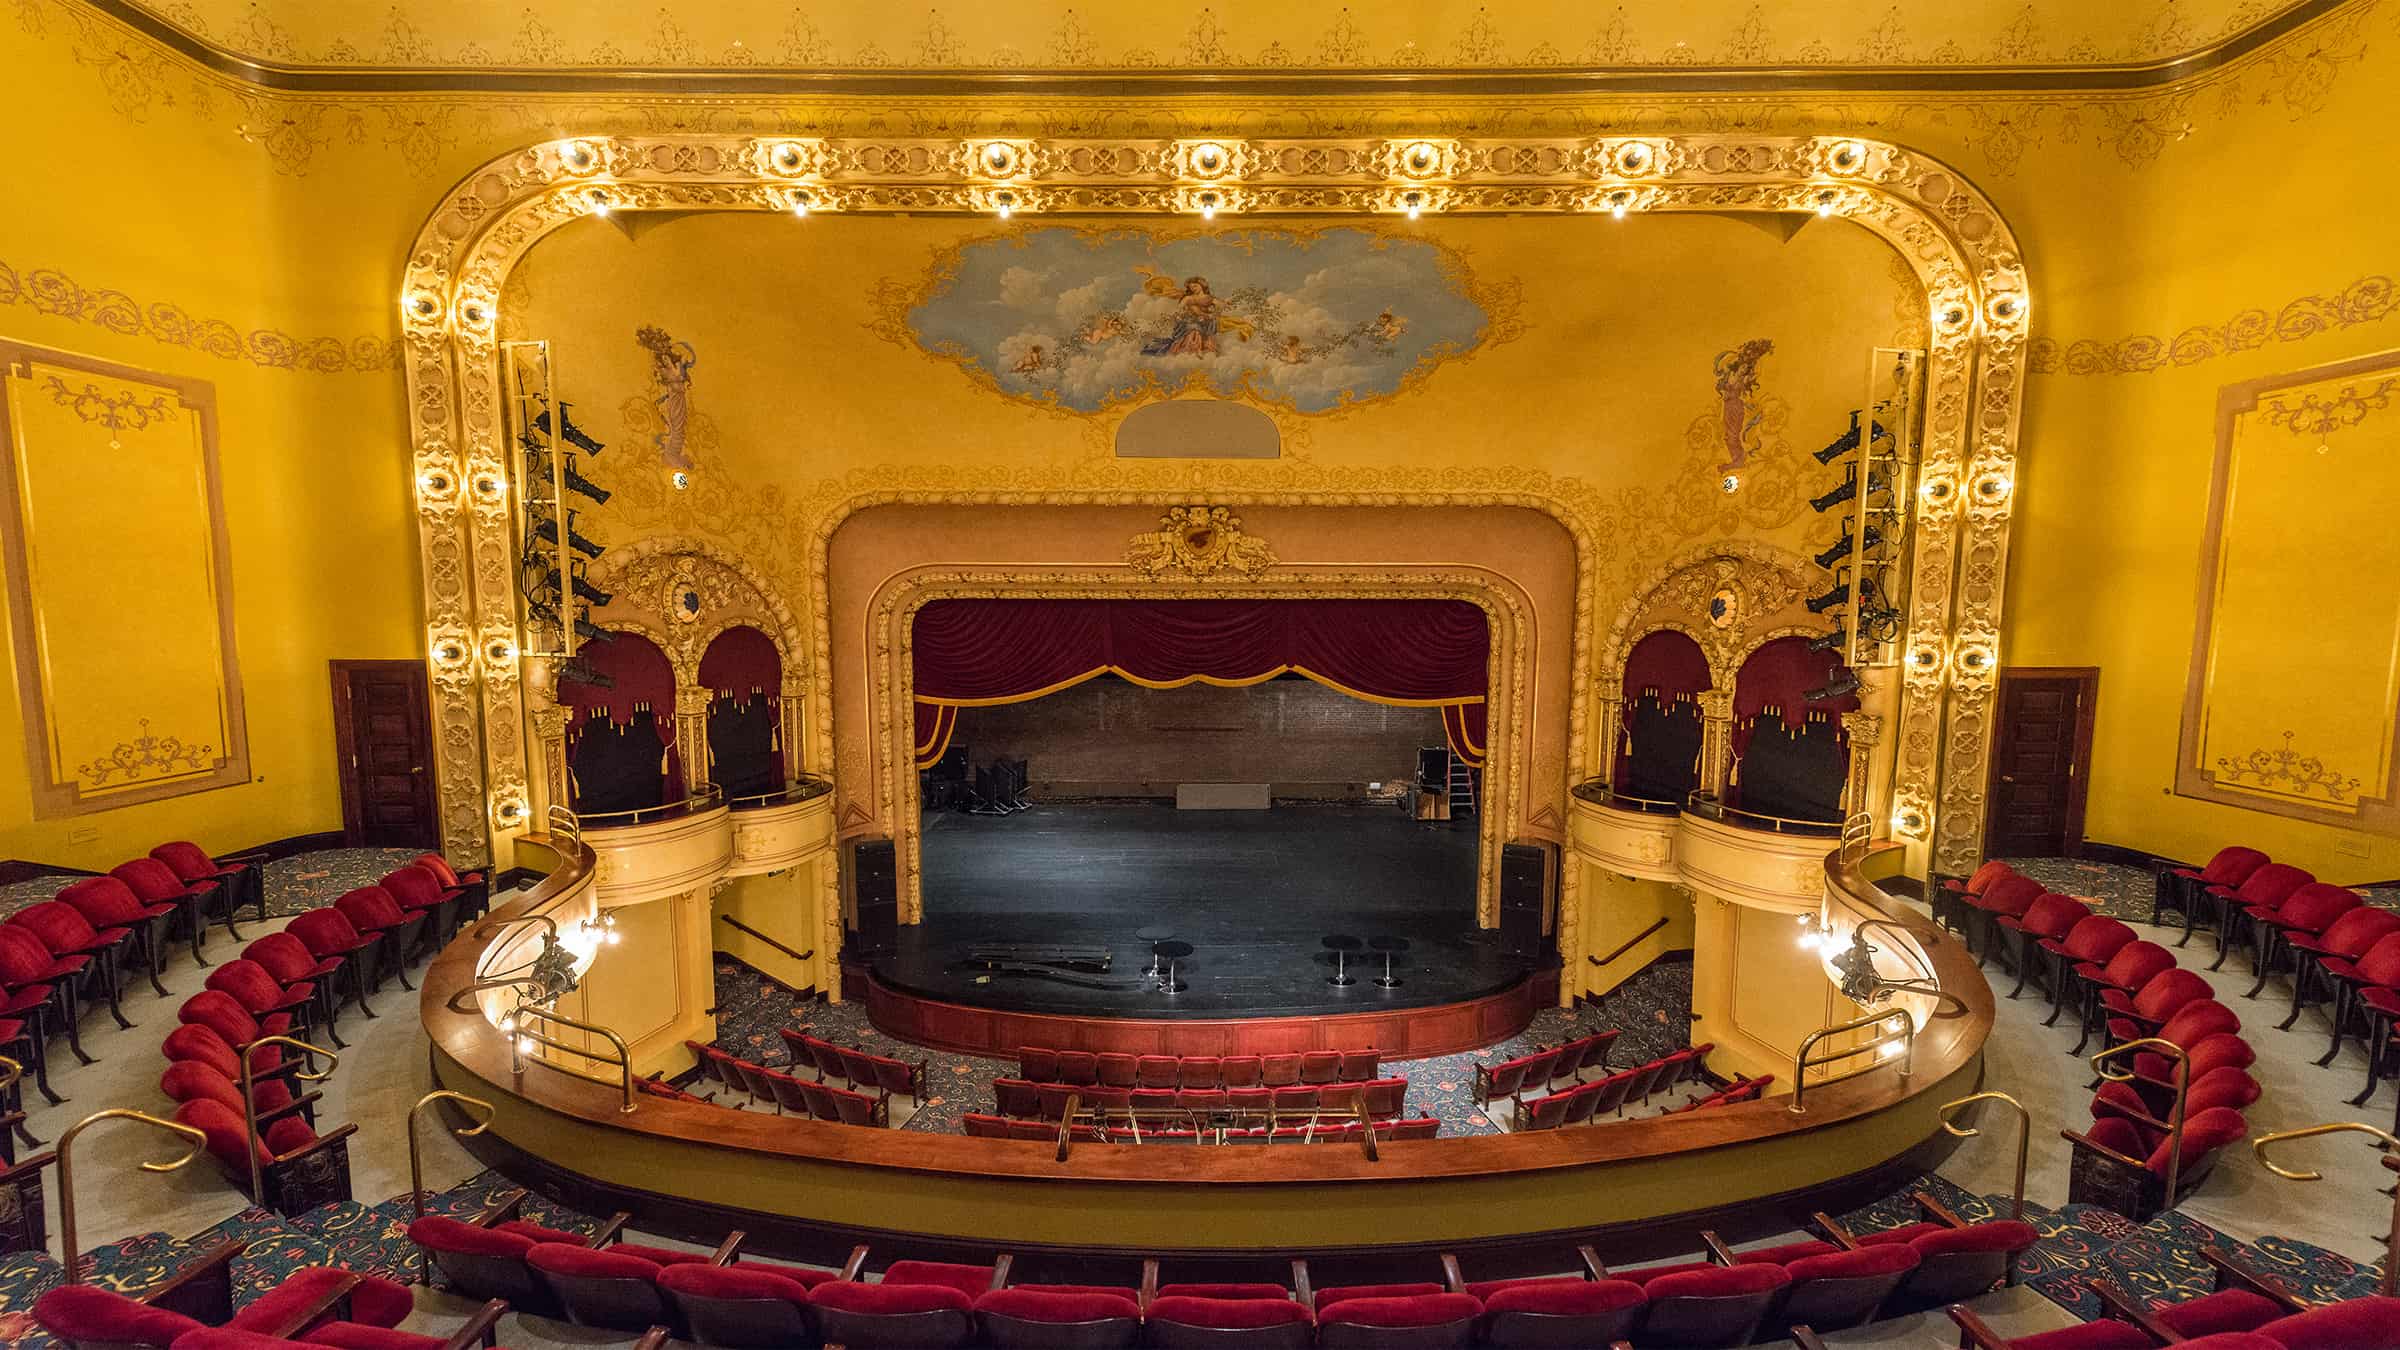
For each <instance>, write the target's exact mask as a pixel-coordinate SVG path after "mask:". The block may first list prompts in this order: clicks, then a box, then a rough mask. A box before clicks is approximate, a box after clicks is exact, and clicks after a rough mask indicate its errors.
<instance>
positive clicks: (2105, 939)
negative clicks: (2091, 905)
mask: <svg viewBox="0 0 2400 1350" xmlns="http://www.w3.org/2000/svg"><path fill="white" fill-rule="evenodd" d="M2137 937H2139V934H2137V933H2135V932H2134V931H2133V925H2131V924H2129V923H2126V922H2124V921H2122V920H2119V919H2112V918H2109V917H2108V916H2107V915H2105V914H2090V915H2086V916H2084V917H2083V918H2082V919H2080V920H2077V921H2076V924H2075V926H2074V927H2073V928H2070V929H2068V930H2067V938H2066V950H2067V956H2068V958H2069V959H2071V960H2076V961H2106V960H2108V959H2109V958H2110V957H2113V956H2115V955H2116V954H2117V953H2118V952H2120V951H2122V950H2124V949H2125V948H2126V947H2129V946H2132V945H2133V943H2134V941H2135V939H2136V938H2137Z"/></svg>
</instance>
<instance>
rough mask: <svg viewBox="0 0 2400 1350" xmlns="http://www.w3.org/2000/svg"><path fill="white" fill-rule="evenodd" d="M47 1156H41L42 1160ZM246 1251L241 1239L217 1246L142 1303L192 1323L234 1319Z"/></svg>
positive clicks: (146, 1295) (245, 1245) (143, 1298)
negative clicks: (237, 1265) (238, 1261)
mask: <svg viewBox="0 0 2400 1350" xmlns="http://www.w3.org/2000/svg"><path fill="white" fill-rule="evenodd" d="M49 1156H50V1155H48V1154H44V1155H43V1158H44V1160H47V1159H48V1157H49ZM249 1248H250V1244H249V1242H248V1241H247V1240H245V1239H242V1238H233V1239H230V1240H228V1241H225V1242H220V1243H218V1244H217V1245H216V1246H214V1247H211V1248H209V1249H208V1250H207V1251H205V1252H202V1253H201V1254H200V1256H199V1258H198V1259H197V1260H194V1261H191V1262H188V1263H186V1264H185V1265H184V1266H183V1268H182V1269H180V1270H177V1271H176V1272H175V1274H174V1275H173V1276H172V1277H170V1278H169V1279H168V1280H167V1282H166V1283H165V1284H162V1285H159V1286H158V1287H157V1288H155V1289H152V1290H150V1291H149V1292H148V1293H146V1294H143V1295H142V1302H143V1303H145V1304H147V1305H149V1306H150V1307H153V1308H163V1309H165V1310H166V1311H168V1312H177V1313H182V1314H183V1315H184V1316H186V1317H189V1318H192V1319H193V1320H195V1321H200V1322H207V1323H209V1324H211V1325H217V1324H220V1323H223V1322H224V1321H225V1320H226V1319H228V1318H230V1317H232V1316H233V1260H234V1258H235V1257H237V1256H240V1255H241V1254H242V1253H243V1252H245V1251H247V1250H249Z"/></svg>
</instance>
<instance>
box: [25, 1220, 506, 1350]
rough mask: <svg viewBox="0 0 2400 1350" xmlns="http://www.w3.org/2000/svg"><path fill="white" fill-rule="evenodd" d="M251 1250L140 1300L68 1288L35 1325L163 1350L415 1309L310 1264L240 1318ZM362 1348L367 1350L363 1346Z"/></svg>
mask: <svg viewBox="0 0 2400 1350" xmlns="http://www.w3.org/2000/svg"><path fill="white" fill-rule="evenodd" d="M247 1246H248V1244H247V1243H244V1242H241V1241H229V1242H224V1243H220V1244H219V1245H217V1246H216V1247H213V1248H211V1249H209V1250H208V1251H207V1252H204V1253H202V1254H201V1255H200V1256H199V1257H198V1258H196V1259H195V1260H193V1261H190V1262H188V1263H186V1264H185V1265H183V1266H182V1267H180V1268H179V1269H177V1270H176V1271H175V1272H174V1273H173V1274H172V1275H170V1276H168V1278H166V1279H165V1280H163V1281H161V1282H159V1283H158V1284H157V1285H156V1286H154V1287H153V1288H151V1289H150V1290H149V1291H147V1292H146V1293H144V1294H143V1295H141V1296H140V1297H138V1298H137V1297H132V1296H129V1295H126V1294H121V1293H118V1292H116V1291H115V1290H111V1289H103V1288H101V1287H99V1286H97V1285H89V1284H70V1285H61V1286H59V1287H57V1288H55V1289H52V1290H50V1291H48V1292H47V1293H45V1294H43V1295H42V1296H41V1297H40V1298H38V1299H36V1300H35V1301H34V1305H33V1319H34V1321H36V1322H37V1323H39V1324H40V1325H41V1327H42V1329H43V1330H44V1331H47V1332H49V1333H50V1335H52V1336H53V1337H55V1338H57V1339H58V1340H60V1341H63V1342H65V1343H66V1344H67V1345H68V1346H70V1347H95V1348H96V1347H103V1346H106V1347H133V1346H144V1347H162V1348H163V1347H167V1346H171V1345H174V1344H177V1343H178V1342H179V1341H180V1340H181V1339H182V1338H185V1337H188V1336H189V1335H191V1334H192V1333H195V1332H199V1331H201V1330H203V1329H206V1328H218V1327H222V1328H226V1329H229V1330H232V1331H235V1332H241V1333H248V1334H250V1335H254V1336H263V1337H267V1338H270V1339H272V1338H278V1337H282V1338H293V1337H301V1336H306V1335H309V1334H311V1333H313V1332H316V1331H318V1330H320V1329H323V1328H327V1327H332V1326H355V1327H364V1328H371V1329H374V1330H377V1331H388V1330H389V1329H390V1328H392V1327H396V1326H398V1325H399V1324H400V1322H401V1321H402V1320H403V1319H405V1318H406V1317H407V1316H408V1315H409V1313H410V1312H412V1311H413V1310H414V1309H415V1304H416V1300H415V1298H414V1296H413V1295H411V1294H410V1293H409V1290H408V1287H407V1286H406V1285H402V1284H396V1283H394V1282H392V1281H390V1280H386V1279H381V1278H378V1277H376V1276H373V1275H361V1274H358V1273H356V1272H353V1271H348V1270H342V1269H339V1268H337V1267H332V1266H308V1267H304V1268H302V1269H300V1270H296V1271H293V1272H292V1273H291V1274H289V1275H287V1276H284V1277H283V1278H282V1279H281V1280H279V1281H278V1282H277V1284H276V1286H275V1288H274V1289H272V1290H270V1291H269V1292H267V1293H266V1294H264V1295H262V1296H260V1297H259V1298H256V1299H254V1300H252V1301H251V1302H250V1303H249V1304H248V1305H247V1306H245V1307H243V1308H242V1309H240V1310H239V1311H238V1312H237V1311H236V1310H235V1309H234V1306H233V1275H232V1266H233V1262H234V1260H235V1258H237V1257H239V1256H240V1255H241V1254H242V1253H243V1251H244V1250H245V1249H246V1248H247ZM504 1311H506V1309H505V1307H502V1308H496V1309H493V1310H492V1312H491V1318H490V1319H489V1320H485V1319H481V1318H479V1319H476V1320H477V1321H480V1322H482V1324H483V1326H484V1328H486V1329H488V1327H489V1325H490V1321H496V1320H497V1319H498V1317H499V1315H500V1313H501V1312H504ZM478 1334H479V1335H480V1334H482V1333H481V1332H479V1333H478ZM320 1343H322V1344H338V1343H340V1342H338V1341H326V1342H320ZM437 1344H438V1343H437ZM360 1350H368V1347H367V1346H365V1345H364V1344H361V1346H360Z"/></svg>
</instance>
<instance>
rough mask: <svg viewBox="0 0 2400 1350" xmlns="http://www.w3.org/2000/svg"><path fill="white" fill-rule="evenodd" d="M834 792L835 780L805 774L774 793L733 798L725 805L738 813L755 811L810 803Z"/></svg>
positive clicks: (818, 775) (760, 793)
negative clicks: (788, 804)
mask: <svg viewBox="0 0 2400 1350" xmlns="http://www.w3.org/2000/svg"><path fill="white" fill-rule="evenodd" d="M831 791H833V780H832V779H830V778H827V777H825V776H824V775H822V774H814V773H804V774H801V775H800V776H799V777H797V778H795V779H793V780H792V781H791V782H789V783H786V784H784V785H783V786H782V787H779V788H777V789H775V790H774V791H773V792H753V793H751V794H749V795H748V796H743V797H731V798H728V799H726V802H725V804H726V805H727V806H729V807H732V808H733V809H734V810H736V811H748V810H755V809H756V808H758V807H761V806H778V805H781V804H783V803H785V802H810V801H815V800H816V799H817V798H819V797H822V796H824V795H825V794H826V793H828V792H831Z"/></svg>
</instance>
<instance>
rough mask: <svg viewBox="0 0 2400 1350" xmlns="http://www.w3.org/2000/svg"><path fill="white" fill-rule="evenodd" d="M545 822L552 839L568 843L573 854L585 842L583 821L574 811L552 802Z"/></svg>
mask: <svg viewBox="0 0 2400 1350" xmlns="http://www.w3.org/2000/svg"><path fill="white" fill-rule="evenodd" d="M544 820H545V821H546V822H547V823H548V825H549V827H550V835H551V837H552V838H555V839H564V840H566V841H567V848H568V851H570V852H572V851H573V849H574V846H575V845H577V844H580V843H582V842H583V821H582V820H581V819H580V818H578V817H577V816H576V814H575V812H574V811H573V810H572V809H570V808H568V807H565V806H562V805H560V804H558V803H557V802H552V803H550V810H549V811H548V812H547V813H546V814H545V816H544Z"/></svg>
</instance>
